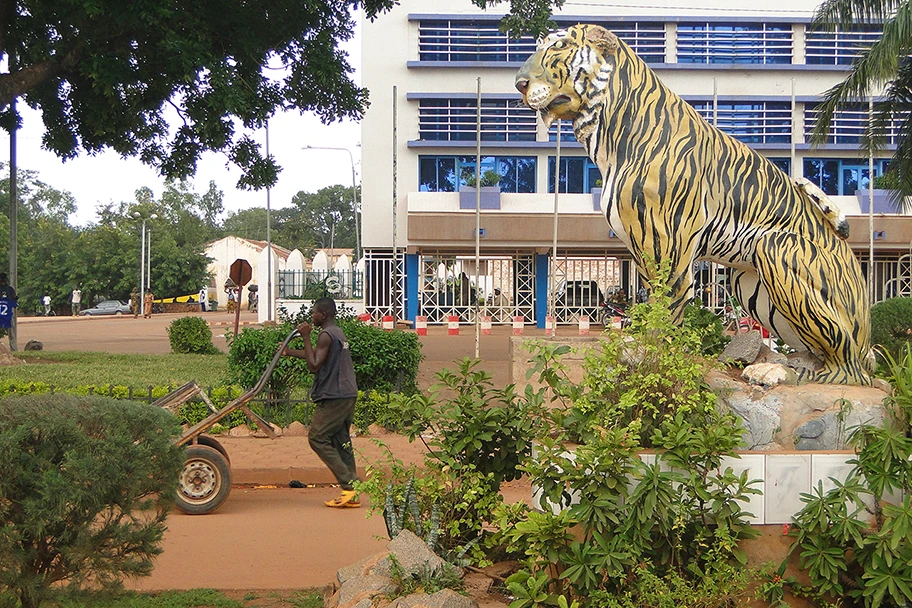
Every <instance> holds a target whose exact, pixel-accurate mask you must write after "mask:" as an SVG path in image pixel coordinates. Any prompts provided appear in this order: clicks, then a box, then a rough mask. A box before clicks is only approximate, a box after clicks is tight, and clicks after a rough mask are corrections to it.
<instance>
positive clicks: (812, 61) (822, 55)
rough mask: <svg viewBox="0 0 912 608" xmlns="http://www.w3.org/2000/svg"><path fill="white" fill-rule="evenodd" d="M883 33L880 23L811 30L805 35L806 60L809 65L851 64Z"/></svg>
mask: <svg viewBox="0 0 912 608" xmlns="http://www.w3.org/2000/svg"><path fill="white" fill-rule="evenodd" d="M881 33H883V28H882V27H881V26H880V25H863V24H858V25H854V26H853V27H851V28H840V27H837V28H836V29H834V30H833V31H823V30H811V29H808V31H807V32H806V33H805V35H804V39H805V51H804V62H805V63H806V64H809V65H850V64H851V63H852V61H854V59H855V57H857V56H858V54H859V53H860V52H861V51H863V50H864V49H867V48H869V47H870V46H871V45H872V44H874V43H875V42H876V41H877V39H878V38H880V35H881Z"/></svg>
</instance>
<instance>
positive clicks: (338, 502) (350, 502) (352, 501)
mask: <svg viewBox="0 0 912 608" xmlns="http://www.w3.org/2000/svg"><path fill="white" fill-rule="evenodd" d="M323 504H325V505H326V506H327V507H333V508H336V509H357V508H358V507H360V506H361V501H359V500H358V495H357V494H356V493H355V491H354V490H342V493H341V494H339V496H338V497H337V498H333V499H332V500H327V501H326V502H325V503H323Z"/></svg>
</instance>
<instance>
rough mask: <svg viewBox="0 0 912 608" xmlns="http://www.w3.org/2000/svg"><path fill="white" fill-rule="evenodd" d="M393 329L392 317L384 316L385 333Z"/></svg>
mask: <svg viewBox="0 0 912 608" xmlns="http://www.w3.org/2000/svg"><path fill="white" fill-rule="evenodd" d="M394 327H395V326H394V324H393V315H384V316H383V329H385V330H386V331H393V329H394Z"/></svg>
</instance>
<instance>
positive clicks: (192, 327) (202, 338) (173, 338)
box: [168, 317, 220, 355]
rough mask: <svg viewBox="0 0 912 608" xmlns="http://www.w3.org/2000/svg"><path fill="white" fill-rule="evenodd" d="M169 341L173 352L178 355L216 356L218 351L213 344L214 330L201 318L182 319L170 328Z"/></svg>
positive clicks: (176, 320)
mask: <svg viewBox="0 0 912 608" xmlns="http://www.w3.org/2000/svg"><path fill="white" fill-rule="evenodd" d="M168 341H169V342H170V343H171V352H173V353H177V354H197V355H214V354H217V353H218V352H220V351H219V349H217V348H216V347H215V346H213V344H212V330H210V329H209V324H208V323H206V321H205V320H203V319H201V318H200V317H181V318H179V319H175V320H173V321H171V325H169V326H168Z"/></svg>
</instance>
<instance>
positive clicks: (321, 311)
mask: <svg viewBox="0 0 912 608" xmlns="http://www.w3.org/2000/svg"><path fill="white" fill-rule="evenodd" d="M335 320H336V301H335V300H333V299H332V298H320V299H319V300H317V301H316V302H314V307H313V324H314V325H316V326H317V327H323V324H324V323H326V321H335Z"/></svg>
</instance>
